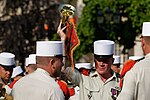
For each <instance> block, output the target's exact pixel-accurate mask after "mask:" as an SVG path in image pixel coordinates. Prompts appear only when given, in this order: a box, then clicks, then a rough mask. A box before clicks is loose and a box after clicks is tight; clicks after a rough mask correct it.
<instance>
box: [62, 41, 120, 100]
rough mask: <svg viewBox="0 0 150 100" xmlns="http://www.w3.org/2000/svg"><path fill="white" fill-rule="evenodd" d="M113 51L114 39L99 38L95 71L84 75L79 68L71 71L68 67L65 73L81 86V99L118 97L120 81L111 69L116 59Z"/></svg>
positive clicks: (99, 99)
mask: <svg viewBox="0 0 150 100" xmlns="http://www.w3.org/2000/svg"><path fill="white" fill-rule="evenodd" d="M113 53H114V42H113V41H110V40H98V41H95V42H94V61H95V70H94V71H91V72H90V73H89V75H84V74H82V73H80V72H78V71H77V70H75V71H74V72H73V73H71V70H70V68H69V67H68V68H66V70H65V73H66V74H67V75H70V77H71V79H72V80H71V81H72V83H75V84H76V85H79V87H80V100H115V99H116V97H117V95H118V93H119V90H118V88H119V82H117V80H118V79H117V77H116V74H114V72H113V71H112V70H111V65H112V64H113V61H114V59H113ZM68 73H69V74H68Z"/></svg>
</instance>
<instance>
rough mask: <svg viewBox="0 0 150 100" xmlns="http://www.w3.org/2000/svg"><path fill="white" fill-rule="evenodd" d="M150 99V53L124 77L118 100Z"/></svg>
mask: <svg viewBox="0 0 150 100" xmlns="http://www.w3.org/2000/svg"><path fill="white" fill-rule="evenodd" d="M149 99H150V53H149V54H148V55H146V56H145V59H143V60H141V61H140V62H137V63H136V64H135V65H134V67H133V68H132V69H131V70H130V71H128V72H127V73H126V75H125V77H124V82H123V88H122V91H121V93H120V95H119V96H118V98H117V100H149Z"/></svg>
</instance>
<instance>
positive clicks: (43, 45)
mask: <svg viewBox="0 0 150 100" xmlns="http://www.w3.org/2000/svg"><path fill="white" fill-rule="evenodd" d="M57 55H63V42H62V41H37V42H36V56H49V57H50V56H51V57H54V56H57Z"/></svg>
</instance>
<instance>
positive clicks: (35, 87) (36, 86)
mask: <svg viewBox="0 0 150 100" xmlns="http://www.w3.org/2000/svg"><path fill="white" fill-rule="evenodd" d="M12 95H13V97H14V100H64V99H65V97H64V95H63V92H62V90H61V89H60V87H59V85H58V84H57V83H56V82H55V80H54V79H53V78H52V77H50V75H49V73H48V72H46V71H45V70H43V69H40V68H38V69H37V70H36V71H35V72H33V73H31V74H29V75H27V76H25V77H23V78H21V79H20V80H19V81H17V82H16V84H15V85H14V87H13V89H12Z"/></svg>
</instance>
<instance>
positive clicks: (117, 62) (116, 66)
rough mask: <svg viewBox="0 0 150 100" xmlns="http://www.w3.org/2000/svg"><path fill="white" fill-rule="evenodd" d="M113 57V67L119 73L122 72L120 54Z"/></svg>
mask: <svg viewBox="0 0 150 100" xmlns="http://www.w3.org/2000/svg"><path fill="white" fill-rule="evenodd" d="M113 58H114V62H113V65H112V66H111V69H112V70H113V71H114V72H115V73H117V74H119V73H120V56H119V55H114V56H113Z"/></svg>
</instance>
